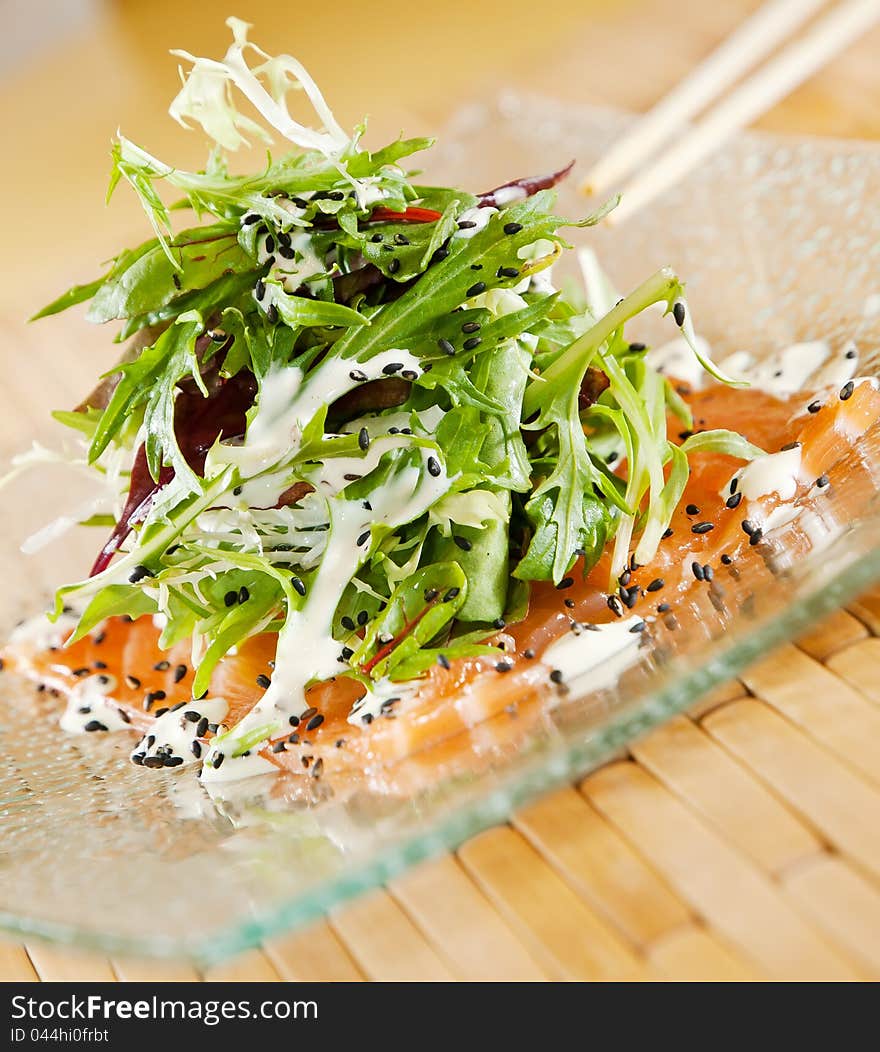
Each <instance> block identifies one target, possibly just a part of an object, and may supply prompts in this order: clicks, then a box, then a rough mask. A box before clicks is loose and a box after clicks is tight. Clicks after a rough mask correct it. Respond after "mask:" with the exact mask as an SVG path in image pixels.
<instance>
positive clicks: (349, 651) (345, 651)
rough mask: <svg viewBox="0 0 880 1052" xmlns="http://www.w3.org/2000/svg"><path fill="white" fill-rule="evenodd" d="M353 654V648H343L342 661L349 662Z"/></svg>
mask: <svg viewBox="0 0 880 1052" xmlns="http://www.w3.org/2000/svg"><path fill="white" fill-rule="evenodd" d="M353 654H354V651H353V650H352V649H351V647H343V648H342V660H343V661H348V659H349V658H350V657H352V655H353ZM306 711H308V710H306ZM303 717H305V713H303Z"/></svg>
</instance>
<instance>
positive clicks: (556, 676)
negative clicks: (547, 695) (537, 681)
mask: <svg viewBox="0 0 880 1052" xmlns="http://www.w3.org/2000/svg"><path fill="white" fill-rule="evenodd" d="M550 682H551V683H561V682H562V670H561V669H558V668H555V669H553V671H552V672H551V673H550Z"/></svg>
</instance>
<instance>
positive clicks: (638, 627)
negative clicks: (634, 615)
mask: <svg viewBox="0 0 880 1052" xmlns="http://www.w3.org/2000/svg"><path fill="white" fill-rule="evenodd" d="M647 627H648V625H647V622H645V621H636V623H635V624H634V625H632V626H631V627H630V632H632V633H633V634H635V633H636V632H644V631H645V629H646V628H647Z"/></svg>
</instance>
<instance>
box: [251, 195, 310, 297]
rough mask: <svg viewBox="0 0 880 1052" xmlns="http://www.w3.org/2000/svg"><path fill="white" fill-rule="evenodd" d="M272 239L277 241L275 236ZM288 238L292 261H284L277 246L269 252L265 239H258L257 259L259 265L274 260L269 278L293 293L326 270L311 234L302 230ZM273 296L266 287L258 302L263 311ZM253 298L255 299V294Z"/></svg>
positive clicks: (269, 288) (272, 291) (271, 290)
mask: <svg viewBox="0 0 880 1052" xmlns="http://www.w3.org/2000/svg"><path fill="white" fill-rule="evenodd" d="M298 211H300V210H298ZM272 237H273V238H274V239H275V240H276V241H277V236H276V235H272ZM289 237H290V247H291V248H292V249H293V251H294V253H295V255H294V258H293V259H285V258H284V256H282V255H281V254H280V253H279V252H278V246H277V245H276V247H275V251H274V252H269V251H268V249H267V248H266V239H265V238H260V241H259V243H258V245H257V259H258V261H259V262H260V263H267V262H268V261H269V260H270V259H274V262H273V264H272V266H271V268H270V270H269V277H270V278H277V279H279V280H280V281H281V284H282V285H283V286H284V289H285V291H287V292H291V293H293V292H296V290H297V289H298V288H299V287H300V285H302V284H303V283H304V282H306V281H308V280H309V278H313V277H315V276H316V275H317V274H323V273H324V272H325V270H326V269H327V268H326V266H325V264H324V260H323V259H322V258H321V257H320V256H319V255H318V254H317V253H316V252H315V250H314V247H313V244H312V235H311V233H309V232H308V231H305V230H304V231H302V232H300V233H298V234H294V233H291V234H290V235H289ZM274 295H277V293H276V292H275V290H274V289H273V288H272V287H271V286H269V287H267V289H266V293H265V295H264V296H263V299H262V301H258V302H260V303H261V306H262V307H263V309H264V310H265V309H266V308H268V306H269V304H270V303H271V302H272V299H273V298H274ZM254 297H255V298H256V293H254Z"/></svg>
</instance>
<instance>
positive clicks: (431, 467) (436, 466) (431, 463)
mask: <svg viewBox="0 0 880 1052" xmlns="http://www.w3.org/2000/svg"><path fill="white" fill-rule="evenodd" d="M440 471H441V468H440V462H439V461H438V460H437V458H436V457H428V474H429V475H433V477H434V478H437V476H438V475H439V474H440Z"/></svg>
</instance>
